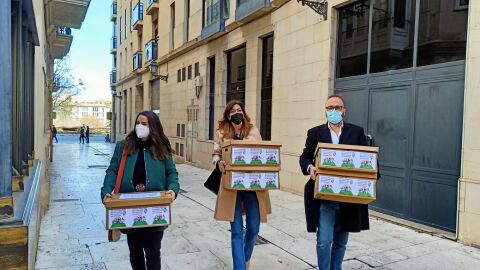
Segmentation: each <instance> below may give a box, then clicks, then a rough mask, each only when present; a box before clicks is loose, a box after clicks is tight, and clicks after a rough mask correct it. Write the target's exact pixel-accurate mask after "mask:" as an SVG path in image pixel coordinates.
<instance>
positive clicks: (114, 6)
mask: <svg viewBox="0 0 480 270" xmlns="http://www.w3.org/2000/svg"><path fill="white" fill-rule="evenodd" d="M114 15H117V1H113V2H112V7H111V14H110V16H111V17H112V16H114Z"/></svg>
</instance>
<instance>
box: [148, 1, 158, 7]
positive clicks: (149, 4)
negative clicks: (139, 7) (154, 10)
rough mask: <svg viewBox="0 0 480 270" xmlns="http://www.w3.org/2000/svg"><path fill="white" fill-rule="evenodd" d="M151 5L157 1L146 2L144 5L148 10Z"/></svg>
mask: <svg viewBox="0 0 480 270" xmlns="http://www.w3.org/2000/svg"><path fill="white" fill-rule="evenodd" d="M153 3H158V0H147V1H146V3H145V4H146V5H147V9H149V8H150V6H151V5H152V4H153Z"/></svg>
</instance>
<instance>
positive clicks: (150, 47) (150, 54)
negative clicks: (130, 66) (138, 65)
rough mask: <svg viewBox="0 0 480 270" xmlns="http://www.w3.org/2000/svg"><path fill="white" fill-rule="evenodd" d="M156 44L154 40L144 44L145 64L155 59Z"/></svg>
mask: <svg viewBox="0 0 480 270" xmlns="http://www.w3.org/2000/svg"><path fill="white" fill-rule="evenodd" d="M157 51H158V47H157V42H156V41H155V39H152V40H150V41H149V42H147V44H145V62H148V61H152V60H155V59H157Z"/></svg>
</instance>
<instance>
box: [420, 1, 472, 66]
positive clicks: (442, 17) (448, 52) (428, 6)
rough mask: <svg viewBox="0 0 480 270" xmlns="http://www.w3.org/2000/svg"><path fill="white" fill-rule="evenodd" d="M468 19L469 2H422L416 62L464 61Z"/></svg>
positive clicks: (425, 63)
mask: <svg viewBox="0 0 480 270" xmlns="http://www.w3.org/2000/svg"><path fill="white" fill-rule="evenodd" d="M459 7H463V8H461V9H458V8H459ZM456 8H457V9H456ZM477 16H478V15H477ZM467 22H468V1H461V0H455V1H445V3H444V1H426V0H422V1H420V16H419V24H418V60H417V61H418V62H417V65H418V66H425V65H432V64H439V63H445V62H450V61H457V60H464V59H465V54H466V41H467Z"/></svg>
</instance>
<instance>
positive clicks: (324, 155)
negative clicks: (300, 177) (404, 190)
mask: <svg viewBox="0 0 480 270" xmlns="http://www.w3.org/2000/svg"><path fill="white" fill-rule="evenodd" d="M378 152H379V149H378V147H370V146H359V145H347V144H330V143H319V144H318V146H317V152H316V157H315V161H316V167H317V169H318V170H319V173H320V172H323V173H331V174H332V173H333V174H335V175H339V176H352V177H356V176H357V177H367V178H371V179H376V177H377V173H378ZM325 170H327V171H328V172H327V171H325Z"/></svg>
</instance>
